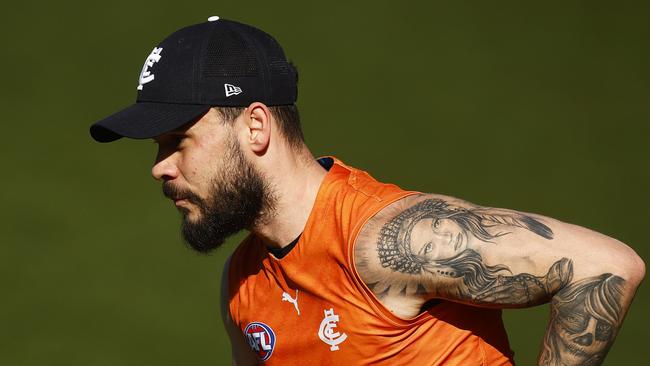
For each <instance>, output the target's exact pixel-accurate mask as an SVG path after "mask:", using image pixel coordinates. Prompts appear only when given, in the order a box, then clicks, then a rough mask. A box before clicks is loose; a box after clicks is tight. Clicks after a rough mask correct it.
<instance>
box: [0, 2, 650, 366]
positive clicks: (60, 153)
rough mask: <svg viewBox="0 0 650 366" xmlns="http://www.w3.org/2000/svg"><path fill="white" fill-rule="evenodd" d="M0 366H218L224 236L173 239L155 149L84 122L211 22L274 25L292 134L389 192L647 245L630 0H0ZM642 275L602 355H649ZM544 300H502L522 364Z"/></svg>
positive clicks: (129, 93) (645, 110)
mask: <svg viewBox="0 0 650 366" xmlns="http://www.w3.org/2000/svg"><path fill="white" fill-rule="evenodd" d="M3 13H4V16H3V21H2V22H1V23H0V30H1V32H0V33H1V35H0V37H1V40H2V58H1V60H0V62H1V65H2V70H3V72H2V73H1V74H0V81H1V84H0V85H1V86H2V87H1V92H0V93H1V94H0V96H1V98H0V103H2V111H3V122H2V131H3V133H4V136H5V137H4V139H3V141H2V143H1V144H0V152H1V153H2V156H4V157H5V158H4V160H3V161H4V163H3V165H2V166H3V167H4V168H3V169H2V178H1V179H0V182H1V188H2V189H0V202H1V203H2V205H3V207H4V209H3V210H2V212H1V213H0V223H1V224H0V225H1V230H0V285H1V288H2V294H3V295H2V298H1V301H0V365H12V366H13V365H16V366H18V365H154V364H155V365H189V364H193V365H221V364H227V363H229V357H230V356H229V346H228V342H227V338H226V336H225V334H224V331H223V328H222V326H221V323H220V319H219V308H218V300H219V292H218V287H219V279H220V276H221V268H222V266H223V262H224V260H225V257H226V256H227V255H228V254H229V253H230V252H231V251H232V249H233V248H234V246H235V245H236V243H237V241H238V239H240V238H241V235H240V236H239V237H238V238H233V239H232V240H230V241H229V242H228V245H227V246H226V247H225V248H223V249H222V250H220V251H218V252H217V253H215V254H214V255H211V256H208V257H205V256H199V255H196V254H194V253H192V252H190V251H189V250H187V249H186V248H185V247H184V245H183V244H182V242H181V240H180V235H179V234H178V224H179V219H178V216H177V213H176V210H175V209H174V208H173V205H172V204H171V203H170V202H169V201H167V200H165V199H164V198H163V197H162V195H161V193H160V186H159V184H158V183H156V182H155V181H153V179H151V177H150V176H149V170H150V166H151V163H152V162H153V159H154V154H155V146H154V145H153V144H152V143H150V142H148V141H146V142H142V141H119V142H116V143H113V144H107V145H103V144H98V143H95V142H93V141H92V140H91V139H90V137H89V135H88V126H89V125H90V124H91V123H92V122H94V121H95V120H97V119H100V118H102V117H104V116H106V115H109V114H111V113H113V112H115V111H117V110H118V109H120V108H122V107H124V106H127V105H129V104H130V103H132V102H133V100H134V98H135V93H136V86H137V77H138V75H139V72H140V69H141V67H142V63H143V61H144V59H145V57H146V56H147V55H148V53H149V52H150V51H151V49H152V48H153V46H154V45H156V44H157V43H158V42H159V41H160V40H162V39H163V38H164V37H165V36H167V35H168V34H169V33H171V32H173V31H174V30H176V29H178V28H180V27H182V26H185V25H188V24H193V23H198V22H202V21H204V20H205V19H206V18H207V17H208V16H210V15H220V16H221V17H224V18H228V19H234V20H239V21H243V22H246V23H250V24H253V25H256V26H258V27H260V28H262V29H264V30H266V31H267V32H269V33H271V34H273V35H274V36H276V37H277V38H278V40H280V42H281V43H282V44H283V46H284V48H285V51H286V53H287V55H288V56H289V58H290V59H291V60H293V62H294V63H295V64H297V66H298V67H299V70H300V98H299V103H298V104H299V107H300V109H301V112H302V117H303V123H304V130H305V134H306V137H307V140H308V144H309V146H310V147H311V148H312V150H313V152H314V153H315V154H316V155H324V154H333V155H336V156H337V157H339V158H341V159H342V160H344V161H345V162H347V163H348V164H351V165H353V166H357V167H360V168H363V169H365V170H368V171H370V172H371V173H373V174H374V175H375V176H376V177H377V178H379V179H381V180H384V181H390V182H395V183H397V184H399V185H401V186H402V187H405V188H410V189H416V190H421V191H428V192H437V193H444V194H449V195H453V196H458V197H462V198H465V199H467V200H470V201H473V202H475V203H479V204H483V205H490V206H498V207H508V208H515V209H519V210H524V211H529V212H537V213H541V214H545V215H548V216H552V217H556V218H558V219H561V220H564V221H568V222H572V223H576V224H579V225H583V226H586V227H589V228H592V229H595V230H597V231H600V232H603V233H605V234H608V235H611V236H614V237H616V238H618V239H620V240H622V241H624V242H626V243H628V244H629V245H630V246H632V247H633V248H635V249H636V250H637V251H638V252H639V253H640V254H641V256H642V257H644V258H645V259H646V260H647V259H648V258H650V256H649V255H650V244H648V239H647V238H648V234H647V231H646V230H647V229H648V221H649V219H650V215H648V213H647V209H648V207H649V206H650V194H649V193H648V188H649V187H650V173H649V169H648V165H649V164H648V163H649V162H650V144H649V143H648V136H649V132H650V128H649V127H648V122H649V121H650V103H649V98H648V97H649V96H650V72H649V71H648V70H649V68H648V65H649V61H650V57H649V56H650V53H649V48H648V40H649V39H650V21H649V19H650V5H649V3H648V2H647V1H639V2H629V1H616V2H611V1H579V2H568V1H562V2H543V3H532V2H520V1H508V2H484V1H476V2H466V1H448V2H434V1H419V2H408V1H401V2H398V1H366V2H352V1H350V2H334V1H330V2H306V1H302V2H299V1H293V2H283V1H273V2H271V1H260V2H253V1H240V2H234V1H229V2H226V1H222V2H220V1H186V2H179V1H166V0H161V1H123V0H120V1H111V2H102V3H92V2H65V1H62V2H46V1H40V2H32V1H22V2H12V3H11V4H10V5H9V4H4V5H3ZM649 303H650V292H649V290H648V285H647V283H646V284H644V285H642V286H641V288H640V290H639V292H638V294H637V298H636V300H635V303H634V304H633V306H632V308H631V310H630V312H629V313H628V316H627V320H626V322H625V324H624V326H623V328H622V331H621V332H620V335H619V337H618V340H617V342H616V343H615V345H614V347H613V348H612V350H611V352H610V355H609V357H608V359H607V361H606V362H605V364H607V365H647V360H648V359H650V347H648V346H647V344H648V338H647V335H646V334H647V331H648V327H649V325H650V321H649V318H650V315H648V313H647V312H646V311H645V309H646V308H647V307H648V306H649V305H650V304H649ZM547 311H548V310H547V307H545V306H542V307H538V308H533V309H527V310H517V311H507V312H505V314H506V315H505V319H506V323H507V327H508V329H509V331H510V339H511V343H512V347H513V349H514V350H515V352H516V358H517V361H518V363H519V364H520V365H530V364H533V363H534V360H535V357H536V355H537V349H538V345H539V344H540V341H541V337H542V334H543V332H544V327H545V324H546V318H547Z"/></svg>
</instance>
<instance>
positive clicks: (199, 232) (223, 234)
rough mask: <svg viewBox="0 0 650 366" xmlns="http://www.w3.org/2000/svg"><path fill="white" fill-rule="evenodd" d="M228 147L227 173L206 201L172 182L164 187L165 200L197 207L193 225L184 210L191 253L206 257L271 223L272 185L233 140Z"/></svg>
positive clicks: (184, 230)
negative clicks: (176, 199)
mask: <svg viewBox="0 0 650 366" xmlns="http://www.w3.org/2000/svg"><path fill="white" fill-rule="evenodd" d="M229 145H230V146H229V149H228V153H227V154H226V156H224V157H223V159H224V161H225V162H226V164H225V166H224V169H223V170H222V172H221V173H220V174H219V175H218V176H217V177H215V178H214V179H213V181H212V187H211V189H210V191H209V193H208V194H209V196H208V198H207V199H202V198H200V197H198V196H197V195H195V194H194V193H192V192H189V191H185V190H181V189H177V187H175V186H173V185H172V183H171V182H165V183H164V184H163V193H164V194H165V196H167V197H183V198H186V199H187V200H188V201H189V202H191V203H192V204H194V205H196V207H198V209H199V215H198V218H197V219H196V220H195V221H190V220H189V219H188V212H187V210H186V209H183V223H182V226H181V233H182V234H183V238H184V239H185V242H186V243H187V244H188V245H189V246H190V247H191V248H192V249H194V250H196V251H197V252H200V253H204V254H205V253H208V252H210V251H212V250H214V249H216V248H218V247H220V246H221V245H222V244H223V243H224V241H225V240H226V239H227V238H228V237H229V236H231V235H234V234H236V233H238V232H240V231H241V230H244V229H250V228H251V227H253V226H254V225H255V224H258V223H261V222H263V221H264V220H266V219H268V218H269V217H270V216H271V215H272V214H273V211H274V206H275V197H274V195H273V193H272V191H271V189H270V187H269V185H268V184H267V183H266V182H265V181H264V179H263V177H262V175H261V174H260V173H259V172H258V171H257V170H256V169H255V167H254V166H253V165H252V164H251V163H250V162H248V161H247V160H246V158H245V157H244V154H243V152H242V151H241V149H240V148H239V146H238V145H237V143H236V141H235V140H234V139H232V140H231V141H229Z"/></svg>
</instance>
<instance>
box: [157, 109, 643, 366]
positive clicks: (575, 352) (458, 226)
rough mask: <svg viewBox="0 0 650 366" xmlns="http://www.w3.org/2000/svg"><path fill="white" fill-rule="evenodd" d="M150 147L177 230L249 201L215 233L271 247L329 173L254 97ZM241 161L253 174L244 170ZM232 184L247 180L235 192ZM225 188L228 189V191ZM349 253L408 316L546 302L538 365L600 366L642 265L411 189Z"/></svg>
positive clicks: (575, 238)
mask: <svg viewBox="0 0 650 366" xmlns="http://www.w3.org/2000/svg"><path fill="white" fill-rule="evenodd" d="M156 142H157V143H158V145H159V152H158V156H157V158H156V163H155V165H154V167H153V168H152V175H153V176H154V178H156V179H157V180H159V181H161V183H162V184H163V187H164V191H165V193H166V195H167V196H168V197H170V198H172V199H174V200H175V205H176V207H177V208H178V209H179V210H180V211H181V212H182V213H183V215H184V222H185V226H186V227H192V226H193V228H192V230H190V231H195V232H196V231H202V230H204V229H205V227H204V226H206V225H208V226H209V225H215V226H221V225H219V224H215V222H217V223H218V221H213V219H214V217H212V216H217V219H218V218H219V217H222V218H223V217H226V214H227V212H225V211H226V210H224V209H223V207H227V206H229V205H226V206H223V207H221V208H220V207H219V204H218V202H222V201H223V202H225V201H228V199H230V198H232V197H235V198H237V199H246V200H248V201H256V200H257V202H258V203H257V204H254V205H251V206H250V207H252V208H250V207H249V208H250V209H247V210H234V211H235V215H234V216H232V217H231V219H230V220H229V222H232V223H234V224H233V226H232V227H231V228H230V229H229V230H224V231H223V232H222V233H220V234H219V235H223V236H224V237H225V236H227V235H228V233H229V232H230V231H234V230H236V229H239V228H241V229H248V230H250V231H252V232H253V233H255V234H256V235H258V236H259V237H260V238H261V239H262V240H263V241H264V242H265V244H266V245H268V246H275V247H283V246H284V245H287V244H288V243H290V242H291V241H292V240H293V239H294V238H295V237H297V236H298V235H299V234H300V233H301V232H302V230H303V227H304V225H305V223H306V221H307V218H308V216H309V213H310V211H311V208H312V206H313V204H314V201H315V199H316V194H317V192H318V188H319V186H320V184H321V182H322V180H323V178H324V176H325V174H326V172H325V171H324V170H323V169H322V168H321V167H320V165H318V163H316V161H315V160H314V159H313V156H312V155H311V154H310V153H309V150H308V149H307V148H306V146H304V145H302V146H301V147H296V146H290V144H288V143H287V142H286V140H285V139H284V138H283V136H282V135H281V133H279V131H278V129H277V123H276V121H275V120H274V118H273V116H272V115H271V114H270V112H269V110H268V108H267V107H266V106H265V105H264V104H262V103H252V104H251V105H250V106H248V107H247V108H246V109H245V111H244V112H243V113H242V114H241V115H240V116H239V117H237V119H236V120H235V121H233V122H232V123H224V121H223V120H222V119H221V117H220V115H219V112H217V111H216V110H215V109H211V110H210V111H209V112H208V113H207V114H206V115H204V116H203V117H201V118H200V119H199V120H198V121H196V122H194V123H191V124H188V125H187V126H185V127H183V128H181V129H179V130H177V131H173V132H170V133H167V134H164V135H162V136H159V137H158V138H157V139H156ZM245 168H246V169H248V168H250V169H248V170H249V173H251V174H247V175H245V176H242V175H241V172H242V169H245ZM253 181H257V182H258V183H260V184H250V183H251V182H253ZM240 182H246V183H247V184H244V186H248V187H247V188H246V189H243V190H241V189H240V188H241V187H239V185H240V184H239V183H240ZM255 185H257V186H260V187H264V188H261V189H252V188H251V187H252V186H255ZM228 186H230V188H233V189H232V190H230V191H228V190H226V191H224V190H223V188H224V187H228ZM165 187H166V188H165ZM254 192H258V193H259V192H265V193H259V194H258V193H255V194H254ZM228 196H230V198H227V197H228ZM238 197H239V198H238ZM242 197H243V198H242ZM255 197H257V198H255ZM260 197H261V198H260ZM264 197H266V198H264ZM231 205H232V204H230V206H231ZM244 211H246V214H243V212H244ZM251 212H254V213H251ZM222 225H223V224H222ZM213 229H214V228H213ZM207 232H208V234H202V235H199V236H201V237H203V238H202V239H201V240H199V241H198V243H199V245H198V249H200V250H202V249H205V248H207V249H210V248H209V246H207V245H205V244H206V242H210V241H212V240H213V239H214V238H215V237H218V236H219V235H217V236H214V235H213V234H214V233H213V232H211V231H210V230H207ZM201 241H203V242H202V243H201ZM195 244H196V243H195ZM354 258H355V265H356V268H357V271H358V273H359V274H360V276H361V278H362V279H363V280H364V282H365V283H366V284H367V286H368V288H369V289H370V290H371V291H372V292H373V293H374V294H375V296H376V297H377V298H378V299H379V301H380V302H381V303H382V304H383V305H384V306H385V307H386V308H388V309H389V310H391V311H393V312H394V313H395V314H396V315H398V316H402V317H405V318H408V317H412V316H415V315H417V314H418V313H419V312H420V309H421V308H422V306H423V304H424V303H425V302H427V301H429V300H432V299H444V300H450V301H457V302H463V303H466V304H470V305H474V306H484V307H493V308H511V307H526V306H532V305H537V304H541V303H545V302H549V301H550V304H551V319H550V322H549V327H548V329H547V333H546V337H545V339H544V344H543V346H542V350H541V353H540V359H539V360H540V361H539V363H540V364H542V365H584V364H587V365H597V364H600V363H601V362H602V360H603V358H604V357H605V355H606V353H607V350H608V349H609V347H611V344H612V342H613V341H614V339H615V336H616V333H617V332H618V329H619V328H620V326H621V321H622V319H623V318H624V315H625V311H626V310H627V308H628V307H629V305H630V302H631V301H632V298H633V295H634V292H635V290H636V288H637V287H638V285H639V283H640V282H641V279H642V278H643V276H644V271H645V267H644V264H643V262H642V261H641V260H640V259H639V257H638V256H637V255H636V254H635V253H634V252H633V251H632V250H631V249H629V248H628V247H627V246H625V245H624V244H622V243H620V242H618V241H616V240H615V239H612V238H608V237H606V236H604V235H601V234H598V233H595V232H592V231H589V230H587V229H584V228H580V227H577V226H573V225H569V224H565V223H562V222H559V221H557V220H553V219H550V218H546V217H542V216H538V215H532V214H525V213H520V212H516V211H511V210H504V209H493V208H485V207H479V206H476V205H472V204H469V203H467V202H464V201H461V200H458V199H454V198H451V197H446V196H440V195H421V196H411V197H407V198H404V199H402V200H400V201H398V202H395V203H393V204H391V205H389V206H388V207H386V208H385V209H383V210H382V211H381V212H379V213H378V214H377V215H376V216H374V217H373V218H372V219H371V220H370V221H369V222H368V223H367V224H366V225H365V226H364V227H363V229H362V231H361V233H360V234H359V237H358V238H357V241H356V243H355V246H354ZM225 273H227V266H226V268H225ZM226 280H227V279H226V275H225V274H224V281H226ZM225 283H227V282H225ZM222 290H223V291H225V287H224V288H223V289H222ZM221 301H222V304H221V305H222V309H224V311H223V313H222V315H223V320H224V324H225V326H226V329H227V331H228V333H229V335H230V338H231V342H232V353H233V359H234V362H235V363H236V364H239V365H249V364H256V363H257V361H256V358H255V357H254V355H252V354H251V352H250V349H249V347H248V345H247V344H246V343H245V341H244V340H243V337H242V334H241V330H239V329H237V328H236V327H235V326H234V325H233V323H232V319H230V314H228V311H227V309H228V296H227V295H226V293H225V292H223V295H222V300H221Z"/></svg>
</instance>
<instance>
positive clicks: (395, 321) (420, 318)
mask: <svg viewBox="0 0 650 366" xmlns="http://www.w3.org/2000/svg"><path fill="white" fill-rule="evenodd" d="M419 194H422V193H421V192H416V191H405V192H399V193H397V194H395V195H393V196H391V197H389V198H388V199H386V200H385V201H384V202H381V204H379V205H378V206H376V207H374V209H373V210H371V211H370V212H369V213H368V214H366V215H364V216H362V217H361V219H360V220H359V221H358V222H357V224H356V225H355V227H354V228H353V229H352V233H351V235H350V239H349V241H348V243H347V258H348V265H349V267H350V269H351V272H352V278H353V279H354V282H355V283H356V285H357V287H358V288H359V289H360V291H361V293H362V294H363V296H364V297H365V298H366V301H367V302H368V304H370V306H371V307H372V308H373V310H374V311H375V313H376V314H377V315H379V316H380V317H381V318H382V319H384V320H385V321H387V322H389V323H390V324H392V325H393V326H396V327H408V326H412V325H414V324H419V323H423V322H425V321H427V320H429V319H431V318H432V315H431V314H429V313H428V312H427V311H423V312H421V313H420V314H418V315H416V316H414V317H412V318H402V317H399V316H397V315H395V314H394V313H393V312H391V311H390V310H389V309H388V308H387V307H386V306H384V304H382V303H381V301H380V300H379V299H378V298H377V296H375V294H374V293H373V292H372V290H370V288H369V287H368V285H366V283H365V282H364V281H363V280H362V279H361V276H360V275H359V272H358V271H357V266H356V262H355V255H354V246H355V245H356V241H357V238H358V237H359V233H360V232H361V230H362V229H363V228H364V227H365V226H366V224H367V223H368V221H370V220H371V219H372V218H373V217H375V216H376V215H377V214H378V213H379V212H381V211H382V210H383V209H385V208H386V207H388V206H390V205H391V204H393V203H395V202H397V201H399V200H401V199H404V198H406V197H410V196H414V195H419Z"/></svg>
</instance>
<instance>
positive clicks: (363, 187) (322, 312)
mask: <svg viewBox="0 0 650 366" xmlns="http://www.w3.org/2000/svg"><path fill="white" fill-rule="evenodd" d="M325 159H330V158H325ZM414 193H417V192H408V191H403V190H402V189H400V188H399V187H397V186H395V185H392V184H384V183H380V182H377V181H376V180H374V179H373V178H372V177H370V176H369V175H368V174H367V173H366V172H363V171H361V170H357V169H354V168H351V167H347V166H346V165H344V164H343V163H341V162H340V161H338V160H334V163H333V165H332V166H331V168H330V170H329V172H328V173H327V175H326V177H325V179H324V180H323V182H322V184H321V186H320V189H319V191H318V195H317V198H316V201H315V203H314V206H313V208H312V211H311V213H310V216H309V218H308V220H307V223H306V225H305V229H304V231H303V233H302V235H301V237H300V239H299V240H298V242H297V244H296V246H295V247H294V248H293V249H291V251H290V252H289V253H288V254H287V255H286V256H284V257H283V258H282V259H277V258H276V257H274V256H273V255H272V254H270V253H269V252H268V250H267V249H266V247H265V246H264V244H263V243H262V242H261V240H259V239H258V238H257V237H255V236H254V235H249V236H248V237H247V238H246V239H245V240H244V241H243V242H242V243H241V244H240V245H239V246H238V247H237V249H236V250H235V252H234V253H233V255H232V257H231V259H230V267H229V269H228V294H229V297H230V298H229V308H230V314H231V317H232V319H233V322H234V324H235V325H236V326H237V327H239V328H240V329H241V331H242V332H243V333H244V336H245V337H246V339H247V341H248V344H249V346H250V347H251V349H252V350H253V352H254V353H256V354H257V356H258V357H259V358H260V360H261V361H263V363H264V364H268V365H309V366H316V365H338V366H356V365H410V366H420V365H454V366H455V365H458V366H461V365H462V366H472V365H512V364H513V361H512V355H513V354H512V351H511V350H510V347H509V345H508V339H507V336H506V332H505V329H504V327H503V322H502V319H501V311H500V310H493V309H483V308H477V307H471V306H466V305H462V304H457V303H453V302H446V301H443V302H441V303H439V304H438V305H435V306H433V307H431V308H430V309H428V310H427V311H424V312H423V313H422V314H420V315H418V316H417V317H415V318H412V319H401V318H399V317H397V316H395V315H394V314H392V313H391V312H390V311H389V310H388V309H387V308H385V307H384V306H383V305H382V304H381V303H380V302H379V300H378V299H377V298H376V297H375V296H374V294H373V293H372V291H371V290H370V289H369V288H368V287H367V286H366V285H365V284H364V283H363V281H362V280H361V278H360V277H359V275H358V274H357V272H356V269H355V266H354V258H353V253H354V250H353V245H354V241H355V239H356V236H357V235H358V233H359V231H360V230H361V228H362V226H363V224H364V223H365V222H366V221H367V220H368V219H369V218H371V217H372V216H373V215H374V214H376V213H377V212H378V211H380V210H381V209H382V208H384V207H386V206H387V205H389V204H391V203H393V202H395V201H396V200H399V199H400V198H403V197H405V196H408V195H410V194H414Z"/></svg>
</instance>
